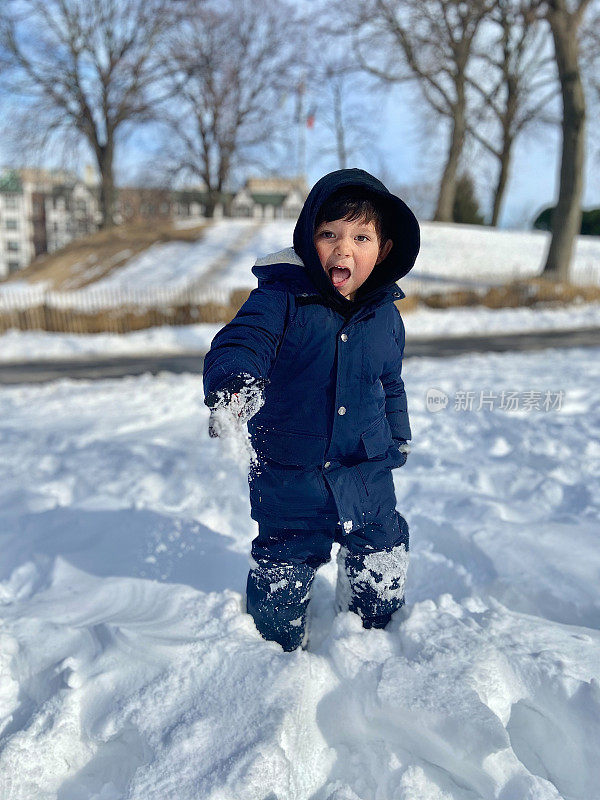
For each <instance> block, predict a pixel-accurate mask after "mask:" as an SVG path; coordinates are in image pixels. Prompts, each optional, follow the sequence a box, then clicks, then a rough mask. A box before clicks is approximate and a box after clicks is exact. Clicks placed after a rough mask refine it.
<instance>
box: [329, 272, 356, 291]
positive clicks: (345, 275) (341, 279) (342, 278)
mask: <svg viewBox="0 0 600 800" xmlns="http://www.w3.org/2000/svg"><path fill="white" fill-rule="evenodd" d="M350 275H351V272H350V270H349V269H348V267H331V269H330V270H329V277H330V278H331V282H332V283H333V285H334V286H335V288H336V289H339V288H340V286H343V285H344V284H345V283H346V282H347V281H348V280H349V278H350Z"/></svg>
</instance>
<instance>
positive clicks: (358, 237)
mask: <svg viewBox="0 0 600 800" xmlns="http://www.w3.org/2000/svg"><path fill="white" fill-rule="evenodd" d="M356 238H357V239H360V240H361V241H363V242H368V241H369V237H368V236H365V234H364V233H359V234H358V235H357V236H356Z"/></svg>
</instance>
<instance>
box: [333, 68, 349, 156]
mask: <svg viewBox="0 0 600 800" xmlns="http://www.w3.org/2000/svg"><path fill="white" fill-rule="evenodd" d="M333 114H334V124H335V140H336V147H337V157H338V169H346V163H347V158H346V136H345V131H344V123H343V117H342V89H341V86H340V84H339V83H338V84H335V85H334V87H333Z"/></svg>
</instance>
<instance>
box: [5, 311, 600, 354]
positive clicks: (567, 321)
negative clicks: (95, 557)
mask: <svg viewBox="0 0 600 800" xmlns="http://www.w3.org/2000/svg"><path fill="white" fill-rule="evenodd" d="M403 319H404V324H405V327H406V336H407V339H408V340H409V341H410V339H416V338H418V337H423V336H443V337H449V336H465V335H470V334H472V335H474V336H483V335H485V334H492V333H518V332H525V331H538V330H559V329H563V330H565V329H566V330H568V329H572V328H586V327H600V303H582V304H581V305H571V306H565V307H564V308H544V309H536V310H534V309H531V308H502V309H491V308H484V307H479V308H478V307H469V308H451V309H433V308H425V309H419V310H418V311H411V312H406V313H403ZM221 327H222V326H221V324H202V325H181V326H177V327H173V326H163V327H160V328H149V329H147V330H142V331H136V332H135V333H128V334H112V333H98V334H71V333H47V332H45V331H19V330H16V329H12V330H9V331H7V332H6V333H4V334H0V364H1V363H3V362H4V363H8V362H15V361H36V360H46V359H48V360H51V359H61V358H86V357H88V356H90V357H91V356H95V357H102V356H115V355H122V356H126V355H155V354H160V353H165V354H166V353H183V352H190V351H193V352H206V351H207V350H208V349H209V347H210V343H211V341H212V338H213V337H214V335H215V334H216V332H217V331H218V330H219V328H221Z"/></svg>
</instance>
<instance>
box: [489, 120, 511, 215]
mask: <svg viewBox="0 0 600 800" xmlns="http://www.w3.org/2000/svg"><path fill="white" fill-rule="evenodd" d="M512 145H513V140H512V138H511V137H509V136H505V137H504V142H503V145H502V154H501V156H500V172H499V173H498V181H497V183H496V189H495V191H494V208H493V210H492V223H491V224H492V225H493V226H494V227H496V226H497V225H498V219H499V218H500V209H501V208H502V201H503V199H504V192H505V191H506V184H507V183H508V176H509V174H510V160H511V154H512V153H511V151H512Z"/></svg>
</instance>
